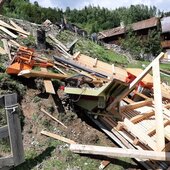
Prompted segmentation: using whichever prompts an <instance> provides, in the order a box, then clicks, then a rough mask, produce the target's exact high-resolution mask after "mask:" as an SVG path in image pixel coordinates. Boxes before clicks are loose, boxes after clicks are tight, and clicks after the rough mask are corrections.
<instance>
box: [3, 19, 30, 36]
mask: <svg viewBox="0 0 170 170" xmlns="http://www.w3.org/2000/svg"><path fill="white" fill-rule="evenodd" d="M0 25H1V26H2V27H5V28H8V29H11V30H13V31H16V32H20V33H22V34H25V31H24V32H23V31H21V30H18V29H17V28H15V27H13V26H11V25H9V24H7V23H5V22H4V21H2V20H0ZM26 35H27V34H26Z"/></svg>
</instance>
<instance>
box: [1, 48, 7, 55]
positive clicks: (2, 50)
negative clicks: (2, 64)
mask: <svg viewBox="0 0 170 170" xmlns="http://www.w3.org/2000/svg"><path fill="white" fill-rule="evenodd" d="M0 54H2V55H4V54H7V53H6V51H5V49H3V48H2V47H0Z"/></svg>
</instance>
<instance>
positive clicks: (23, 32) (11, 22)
mask: <svg viewBox="0 0 170 170" xmlns="http://www.w3.org/2000/svg"><path fill="white" fill-rule="evenodd" d="M9 21H10V24H11V25H12V26H14V27H15V28H16V29H17V30H18V31H20V32H21V33H22V34H25V35H30V33H29V32H26V31H25V30H23V28H21V27H20V26H19V25H17V24H16V23H15V22H14V21H12V20H9Z"/></svg>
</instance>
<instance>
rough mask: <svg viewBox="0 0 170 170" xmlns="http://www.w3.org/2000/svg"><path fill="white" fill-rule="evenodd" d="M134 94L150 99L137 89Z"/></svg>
mask: <svg viewBox="0 0 170 170" xmlns="http://www.w3.org/2000/svg"><path fill="white" fill-rule="evenodd" d="M135 95H138V96H140V97H142V98H143V99H150V98H149V97H148V96H146V95H144V94H142V93H139V92H137V91H136V92H135Z"/></svg>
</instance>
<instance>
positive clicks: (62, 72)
mask: <svg viewBox="0 0 170 170" xmlns="http://www.w3.org/2000/svg"><path fill="white" fill-rule="evenodd" d="M53 68H55V69H56V70H58V71H59V72H60V73H62V74H64V75H67V74H66V73H65V72H64V71H62V70H61V69H59V68H58V67H57V66H55V65H54V66H53Z"/></svg>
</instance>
